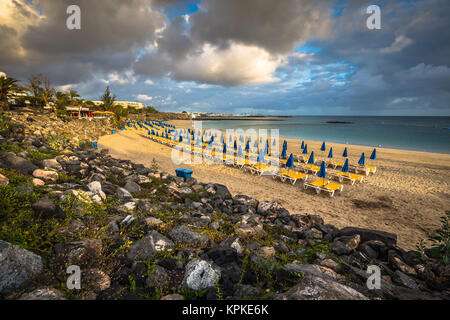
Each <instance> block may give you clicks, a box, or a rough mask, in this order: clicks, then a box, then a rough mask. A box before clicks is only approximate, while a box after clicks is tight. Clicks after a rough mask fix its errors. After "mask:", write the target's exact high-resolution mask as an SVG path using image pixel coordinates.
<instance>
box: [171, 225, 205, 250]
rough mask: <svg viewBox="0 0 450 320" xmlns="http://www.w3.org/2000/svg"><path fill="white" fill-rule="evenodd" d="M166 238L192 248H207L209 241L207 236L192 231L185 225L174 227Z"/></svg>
mask: <svg viewBox="0 0 450 320" xmlns="http://www.w3.org/2000/svg"><path fill="white" fill-rule="evenodd" d="M168 236H169V237H170V238H171V239H172V240H174V241H177V242H179V243H182V244H188V245H194V246H207V245H208V244H209V243H210V241H211V240H210V239H209V238H208V236H206V235H204V234H200V233H198V232H195V231H192V230H190V229H189V227H187V226H185V225H182V226H178V227H175V228H174V229H172V230H171V231H170V232H169V234H168Z"/></svg>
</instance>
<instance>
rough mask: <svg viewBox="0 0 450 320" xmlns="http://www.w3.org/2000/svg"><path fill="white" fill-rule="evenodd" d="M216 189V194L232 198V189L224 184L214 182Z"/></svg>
mask: <svg viewBox="0 0 450 320" xmlns="http://www.w3.org/2000/svg"><path fill="white" fill-rule="evenodd" d="M214 190H215V191H216V195H218V196H219V197H221V198H222V199H232V196H231V193H230V191H229V190H228V188H227V187H226V186H224V185H223V184H217V183H216V184H214Z"/></svg>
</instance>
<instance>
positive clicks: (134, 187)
mask: <svg viewBox="0 0 450 320" xmlns="http://www.w3.org/2000/svg"><path fill="white" fill-rule="evenodd" d="M124 188H125V189H126V190H127V191H128V192H130V193H138V192H141V187H140V186H139V185H138V184H137V183H136V182H133V181H130V180H129V181H127V183H126V184H125V186H124Z"/></svg>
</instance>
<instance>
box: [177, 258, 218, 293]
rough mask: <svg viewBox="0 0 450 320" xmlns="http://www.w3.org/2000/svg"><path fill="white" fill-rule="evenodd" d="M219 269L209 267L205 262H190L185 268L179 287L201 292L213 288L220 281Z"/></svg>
mask: <svg viewBox="0 0 450 320" xmlns="http://www.w3.org/2000/svg"><path fill="white" fill-rule="evenodd" d="M220 275H221V272H220V268H218V267H215V266H213V265H211V263H209V262H207V261H205V260H199V259H194V260H191V261H190V262H189V263H188V264H187V265H186V268H185V273H184V278H183V281H182V283H181V285H180V287H182V288H185V287H187V288H189V289H191V290H203V289H206V288H209V287H215V286H216V282H218V281H219V279H220Z"/></svg>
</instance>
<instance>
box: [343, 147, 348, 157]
mask: <svg viewBox="0 0 450 320" xmlns="http://www.w3.org/2000/svg"><path fill="white" fill-rule="evenodd" d="M342 156H343V157H345V158H347V157H348V155H347V147H345V149H344V153H343V154H342Z"/></svg>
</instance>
